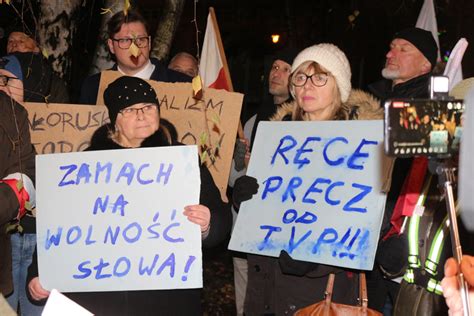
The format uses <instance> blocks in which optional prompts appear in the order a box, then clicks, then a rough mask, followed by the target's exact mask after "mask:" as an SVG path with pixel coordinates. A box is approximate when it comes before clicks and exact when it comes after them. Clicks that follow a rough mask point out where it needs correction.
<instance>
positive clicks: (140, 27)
mask: <svg viewBox="0 0 474 316" xmlns="http://www.w3.org/2000/svg"><path fill="white" fill-rule="evenodd" d="M107 32H108V36H109V39H108V40H107V45H108V46H109V50H110V52H111V53H112V54H113V55H114V56H115V60H116V64H115V65H114V66H113V67H112V69H111V70H118V71H120V72H121V73H122V74H124V75H128V76H133V77H138V78H141V79H145V80H149V79H151V80H156V81H164V82H190V81H191V77H188V76H186V75H184V74H181V73H179V72H176V71H174V70H170V69H167V68H166V66H164V65H163V64H162V63H161V62H160V61H159V60H158V59H156V58H150V49H151V36H150V35H149V33H148V27H147V23H146V21H145V19H144V18H143V17H142V16H141V15H140V14H139V13H138V12H137V11H134V10H129V11H128V13H127V15H124V13H123V11H120V12H118V13H116V14H115V15H114V16H112V17H111V18H110V20H109V22H108V23H107ZM99 82H100V73H97V74H94V75H92V76H89V77H88V78H86V80H85V81H84V83H83V84H82V87H81V95H80V99H79V102H80V103H82V104H96V100H97V93H98V90H99Z"/></svg>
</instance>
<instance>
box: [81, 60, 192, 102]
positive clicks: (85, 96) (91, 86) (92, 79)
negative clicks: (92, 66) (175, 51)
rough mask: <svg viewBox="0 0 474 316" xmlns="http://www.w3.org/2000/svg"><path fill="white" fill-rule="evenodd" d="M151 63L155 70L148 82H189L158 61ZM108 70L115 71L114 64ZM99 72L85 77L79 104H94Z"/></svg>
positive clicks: (183, 75)
mask: <svg viewBox="0 0 474 316" xmlns="http://www.w3.org/2000/svg"><path fill="white" fill-rule="evenodd" d="M150 61H151V63H152V64H153V65H154V66H155V70H154V71H153V73H152V74H151V77H150V80H155V81H163V82H191V80H192V78H191V77H189V76H186V75H185V74H182V73H180V72H177V71H174V70H171V69H168V68H166V67H165V65H163V64H162V63H161V62H160V61H159V60H158V59H156V58H150ZM109 70H117V64H115V65H114V66H113V67H112V68H111V69H109ZM99 83H100V72H99V73H96V74H93V75H92V76H89V77H87V78H86V79H85V80H84V82H83V83H82V87H81V95H80V97H79V103H80V104H96V102H97V94H98V93H99Z"/></svg>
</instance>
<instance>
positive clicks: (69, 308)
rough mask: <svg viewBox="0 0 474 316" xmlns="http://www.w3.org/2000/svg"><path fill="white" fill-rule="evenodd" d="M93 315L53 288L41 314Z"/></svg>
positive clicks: (53, 315)
mask: <svg viewBox="0 0 474 316" xmlns="http://www.w3.org/2000/svg"><path fill="white" fill-rule="evenodd" d="M63 315H68V316H93V315H94V314H92V313H91V312H89V311H88V310H87V309H85V308H84V307H82V306H81V305H79V304H77V303H76V302H74V301H73V300H71V299H69V298H67V297H66V296H65V295H63V294H61V293H60V292H58V290H56V289H53V290H52V291H51V294H50V295H49V297H48V301H47V302H46V305H45V306H44V309H43V313H41V316H63Z"/></svg>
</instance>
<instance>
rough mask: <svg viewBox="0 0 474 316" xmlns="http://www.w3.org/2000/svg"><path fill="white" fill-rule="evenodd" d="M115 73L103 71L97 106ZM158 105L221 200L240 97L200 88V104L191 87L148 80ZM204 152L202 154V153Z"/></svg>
mask: <svg viewBox="0 0 474 316" xmlns="http://www.w3.org/2000/svg"><path fill="white" fill-rule="evenodd" d="M121 75H122V74H121V73H119V72H117V71H103V72H102V74H101V79H100V86H99V93H98V96H97V104H104V101H103V95H104V90H105V89H106V88H107V86H108V85H109V84H110V83H111V82H112V81H114V80H115V79H117V78H118V77H120V76H121ZM148 83H149V84H150V85H151V86H152V87H153V88H154V89H155V91H156V93H157V95H158V100H159V102H160V115H161V117H162V118H164V119H167V120H168V121H170V122H171V123H173V125H174V126H175V127H176V129H177V131H178V141H179V142H181V143H183V144H187V145H198V147H199V152H200V156H201V159H202V161H204V162H205V163H206V165H207V167H208V168H209V171H210V172H211V175H212V178H213V179H214V182H215V183H216V185H217V187H218V188H219V191H220V192H221V198H222V200H223V201H227V197H226V191H227V182H228V180H229V173H230V166H231V163H232V155H233V152H234V145H235V140H236V135H237V128H238V124H239V119H240V111H241V108H242V100H243V94H240V93H234V92H227V91H225V90H215V89H209V88H204V97H203V100H202V101H197V100H195V99H193V90H192V86H191V83H166V82H158V81H153V80H148ZM205 150H207V151H208V152H207V153H206V154H203V151H205Z"/></svg>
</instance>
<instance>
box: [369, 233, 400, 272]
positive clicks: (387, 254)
mask: <svg viewBox="0 0 474 316" xmlns="http://www.w3.org/2000/svg"><path fill="white" fill-rule="evenodd" d="M407 258H408V238H407V236H406V234H402V235H394V236H391V237H389V238H388V239H387V240H384V241H382V242H381V243H380V244H379V246H378V247H377V253H376V254H375V261H376V262H377V263H378V265H379V267H380V268H381V270H382V272H383V273H384V275H385V276H386V277H388V278H389V279H393V278H397V277H399V276H402V275H403V274H404V273H405V270H406V268H407V264H408V262H407Z"/></svg>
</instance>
